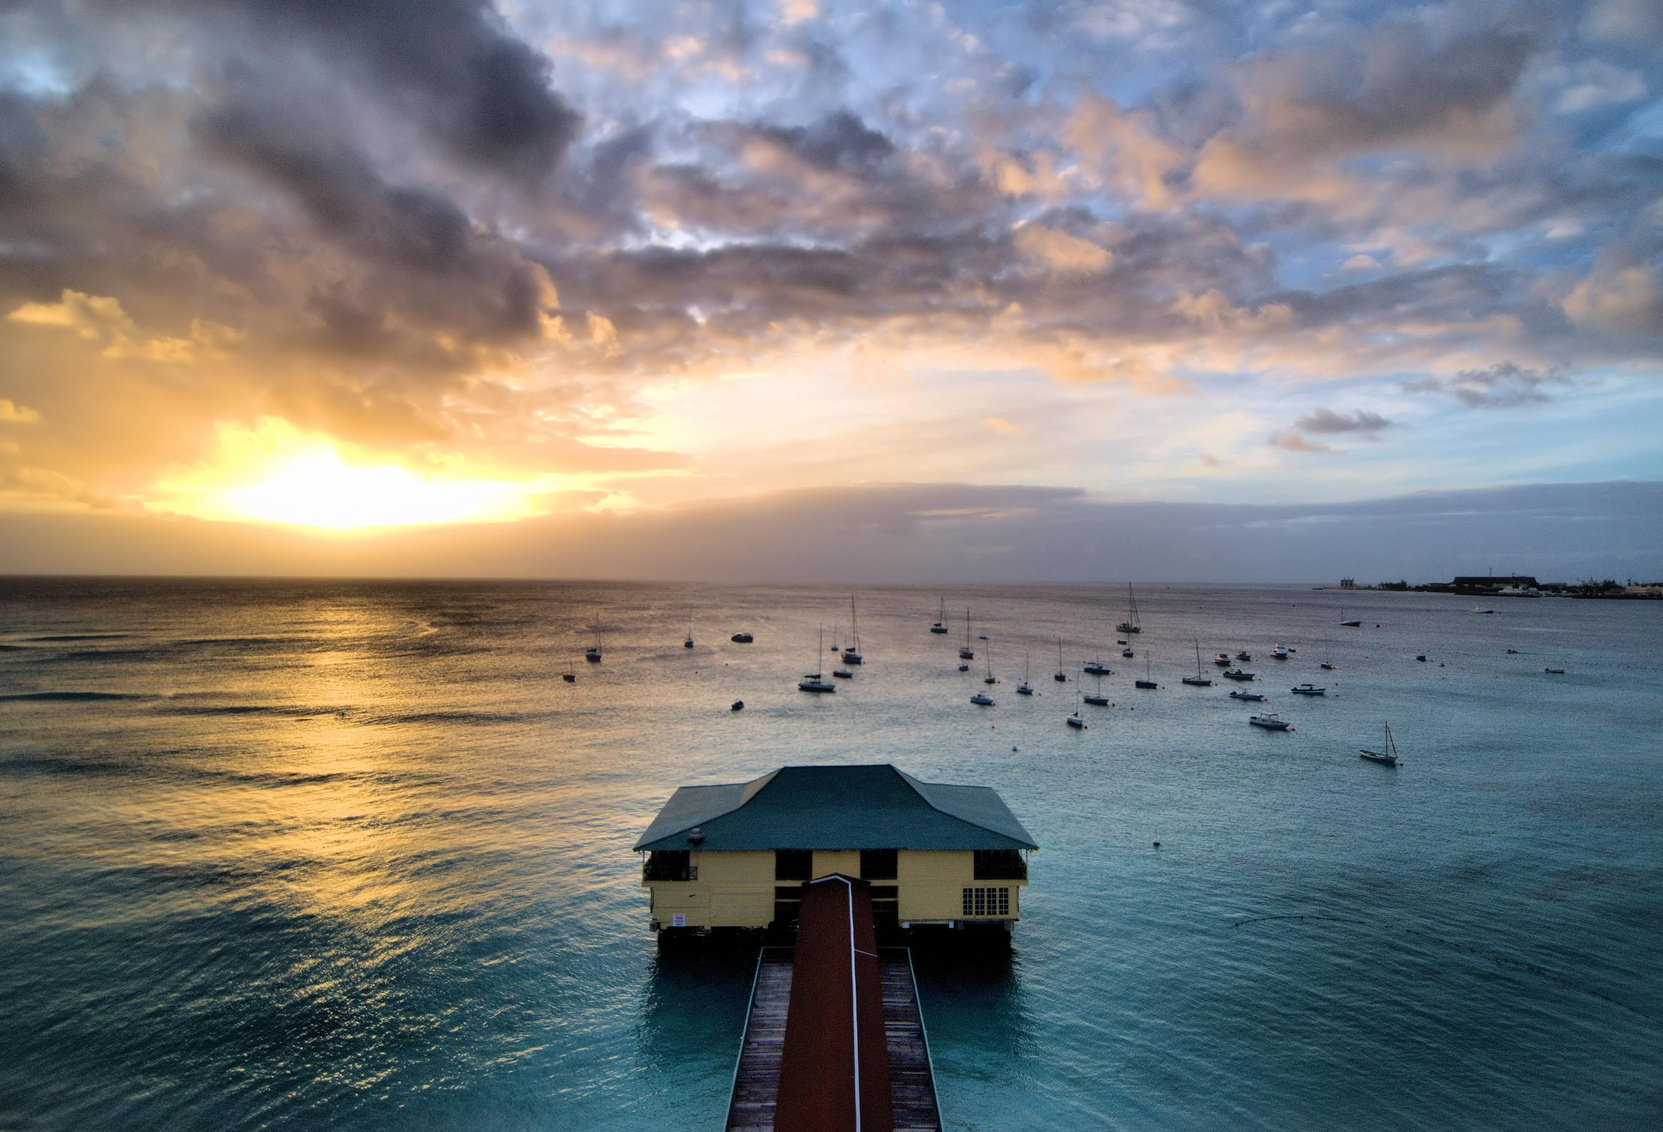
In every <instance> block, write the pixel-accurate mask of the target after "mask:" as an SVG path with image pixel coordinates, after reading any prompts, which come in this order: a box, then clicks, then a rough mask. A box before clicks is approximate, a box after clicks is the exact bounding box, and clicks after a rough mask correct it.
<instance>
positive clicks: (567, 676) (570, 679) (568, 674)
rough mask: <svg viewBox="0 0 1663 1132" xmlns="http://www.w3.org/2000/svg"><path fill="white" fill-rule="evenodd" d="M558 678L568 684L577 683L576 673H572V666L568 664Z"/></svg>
mask: <svg viewBox="0 0 1663 1132" xmlns="http://www.w3.org/2000/svg"><path fill="white" fill-rule="evenodd" d="M560 678H561V679H562V680H564V681H566V683H568V684H576V683H577V673H575V672H573V671H572V666H571V665H569V664H568V665H567V666H566V671H564V672H562V673H561V674H560Z"/></svg>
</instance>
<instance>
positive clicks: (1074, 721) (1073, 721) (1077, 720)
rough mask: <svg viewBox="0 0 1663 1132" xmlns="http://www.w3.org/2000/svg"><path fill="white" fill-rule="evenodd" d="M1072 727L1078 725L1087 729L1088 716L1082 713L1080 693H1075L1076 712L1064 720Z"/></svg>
mask: <svg viewBox="0 0 1663 1132" xmlns="http://www.w3.org/2000/svg"><path fill="white" fill-rule="evenodd" d="M1063 722H1064V723H1067V724H1068V726H1070V727H1077V728H1079V729H1080V730H1081V731H1084V730H1085V729H1086V717H1085V716H1083V715H1081V714H1080V693H1078V692H1075V693H1074V714H1073V715H1071V716H1069V717H1068V718H1067V719H1066V720H1064V721H1063Z"/></svg>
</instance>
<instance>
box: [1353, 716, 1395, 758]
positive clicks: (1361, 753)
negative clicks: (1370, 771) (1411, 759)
mask: <svg viewBox="0 0 1663 1132" xmlns="http://www.w3.org/2000/svg"><path fill="white" fill-rule="evenodd" d="M1357 757H1358V758H1363V759H1367V760H1368V761H1369V762H1372V763H1380V764H1382V765H1383V766H1391V767H1395V766H1396V765H1397V743H1396V741H1394V740H1393V739H1392V725H1391V724H1389V723H1388V724H1386V749H1385V750H1384V751H1371V750H1369V749H1368V748H1367V747H1359V748H1358V749H1357Z"/></svg>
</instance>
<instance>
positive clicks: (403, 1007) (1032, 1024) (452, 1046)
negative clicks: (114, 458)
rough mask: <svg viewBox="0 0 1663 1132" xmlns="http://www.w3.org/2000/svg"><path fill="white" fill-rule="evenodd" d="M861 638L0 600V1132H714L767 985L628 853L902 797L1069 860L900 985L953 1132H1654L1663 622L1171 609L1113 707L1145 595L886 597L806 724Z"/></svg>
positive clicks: (548, 587) (678, 616) (786, 589)
mask: <svg viewBox="0 0 1663 1132" xmlns="http://www.w3.org/2000/svg"><path fill="white" fill-rule="evenodd" d="M850 596H851V595H850V593H849V591H848V590H846V589H838V588H834V587H822V586H744V587H736V586H709V585H645V584H642V585H631V584H603V583H592V584H591V583H531V582H526V583H498V582H356V581H352V582H348V581H342V582H334V581H190V580H177V579H175V580H163V579H156V580H132V579H129V580H120V579H103V580H77V579H21V578H9V579H0V910H3V914H0V1028H3V1032H4V1034H5V1039H4V1040H5V1050H6V1052H5V1056H4V1057H0V1128H7V1129H10V1128H28V1129H76V1130H80V1129H86V1128H92V1127H97V1128H111V1129H197V1128H200V1129H213V1130H214V1132H224V1130H227V1129H241V1128H265V1129H313V1128H317V1129H324V1128H327V1129H338V1128H351V1129H366V1130H372V1129H411V1128H421V1129H470V1130H473V1129H605V1130H612V1129H617V1130H623V1129H658V1128H675V1129H718V1128H720V1126H721V1122H722V1119H723V1116H724V1113H725V1108H726V1102H727V1095H728V1087H729V1083H730V1080H731V1074H732V1071H733V1065H734V1058H735V1056H736V1054H737V1051H738V1042H739V1036H740V1031H741V1028H742V1026H743V1023H744V1014H745V1006H746V1001H745V999H746V993H747V991H748V988H749V985H750V977H751V962H750V960H749V959H748V958H747V957H745V956H743V955H735V956H729V957H707V958H703V959H700V958H689V957H685V956H662V957H661V956H660V955H659V953H658V951H657V949H656V947H655V945H654V938H653V936H652V935H651V933H650V932H649V931H648V916H647V899H646V894H645V891H644V890H643V889H641V888H640V886H639V876H640V862H639V860H638V858H637V857H636V855H635V854H634V853H632V852H631V851H630V846H631V844H633V842H634V840H635V838H636V837H637V836H638V835H639V833H640V831H641V830H642V829H643V828H644V827H645V826H646V825H647V823H648V822H649V821H650V820H651V819H652V817H653V815H654V813H655V812H656V811H657V809H658V807H659V806H660V805H661V804H662V803H663V801H664V800H665V799H666V798H667V797H668V796H669V794H670V793H671V792H672V791H673V790H674V789H675V788H676V787H677V786H680V785H683V784H690V783H703V782H731V781H738V780H743V779H747V778H751V777H754V776H756V775H758V774H762V773H765V772H766V771H769V770H771V769H773V768H775V767H777V766H780V765H784V764H793V763H795V764H801V763H868V762H882V763H894V764H895V765H897V766H899V767H901V768H902V769H904V770H906V771H907V772H909V773H911V774H914V775H917V776H919V777H921V778H924V779H929V780H936V781H946V782H960V783H974V784H981V785H988V786H993V787H995V788H996V789H998V790H999V792H1000V793H1001V795H1002V796H1003V797H1004V798H1005V800H1006V802H1007V803H1008V804H1009V805H1010V807H1011V808H1012V810H1013V811H1015V813H1016V814H1017V816H1018V817H1019V818H1020V819H1021V820H1022V821H1023V823H1024V824H1025V825H1026V826H1027V828H1028V829H1029V830H1030V831H1031V832H1032V833H1033V835H1034V837H1035V838H1036V840H1037V841H1038V842H1039V843H1040V845H1041V850H1040V852H1038V853H1037V854H1035V855H1034V857H1033V861H1032V865H1031V881H1030V887H1029V888H1028V890H1027V891H1026V892H1025V893H1024V895H1023V899H1022V910H1023V917H1024V918H1023V920H1022V922H1021V923H1020V924H1019V925H1018V926H1017V928H1016V931H1015V935H1014V944H1013V948H1012V953H1011V955H1010V956H1009V957H1008V959H994V960H986V959H980V960H974V961H972V960H956V959H953V958H952V957H950V956H940V955H937V956H921V957H920V960H919V970H918V976H919V982H920V993H921V999H922V1005H923V1009H924V1015H925V1021H926V1024H927V1026H928V1029H929V1035H930V1040H931V1046H932V1049H933V1052H934V1056H935V1065H936V1072H937V1076H938V1088H939V1092H940V1098H941V1104H942V1109H943V1115H944V1116H945V1118H946V1120H947V1122H948V1125H949V1126H950V1127H951V1128H954V1129H958V1130H972V1129H978V1130H979V1129H986V1130H994V1129H998V1130H1007V1129H1009V1130H1020V1129H1033V1130H1045V1132H1054V1130H1056V1129H1087V1128H1131V1129H1166V1128H1173V1129H1185V1128H1209V1129H1210V1128H1219V1127H1230V1128H1266V1129H1271V1128H1274V1129H1299V1128H1311V1129H1326V1128H1334V1127H1347V1128H1382V1129H1384V1128H1390V1129H1404V1128H1449V1127H1463V1128H1509V1129H1511V1128H1521V1127H1530V1128H1577V1129H1592V1128H1635V1127H1657V1126H1659V1125H1660V1124H1663V1073H1660V1072H1659V1067H1660V1066H1663V975H1660V973H1659V972H1663V696H1660V695H1659V692H1660V691H1663V604H1651V603H1637V602H1596V601H1571V600H1555V599H1542V600H1523V599H1512V600H1508V599H1489V601H1488V604H1489V605H1490V606H1492V607H1494V609H1495V613H1494V614H1491V615H1486V614H1481V613H1476V612H1474V606H1475V604H1478V603H1476V602H1475V601H1474V600H1473V599H1471V598H1462V597H1455V596H1449V595H1436V594H1415V593H1375V592H1341V591H1335V590H1322V591H1319V590H1314V589H1312V588H1311V587H1308V586H1255V587H1230V586H1204V587H1203V586H1180V585H1171V586H1166V585H1154V584H1151V585H1140V586H1139V587H1138V588H1137V599H1138V605H1139V611H1140V619H1141V623H1142V625H1143V628H1144V631H1143V633H1142V634H1140V635H1138V636H1136V637H1132V638H1130V639H1131V641H1132V642H1133V644H1132V647H1133V649H1134V651H1135V652H1136V654H1137V655H1136V656H1135V657H1134V658H1133V659H1131V660H1125V659H1122V658H1121V657H1120V655H1119V646H1117V645H1116V644H1115V633H1114V630H1113V626H1114V624H1115V623H1116V622H1117V621H1119V620H1120V619H1121V618H1122V617H1124V616H1125V615H1126V612H1127V602H1126V589H1125V587H1124V586H1108V585H1106V586H1079V587H1009V586H1006V587H997V586H989V587H962V586H961V587H952V588H948V589H944V590H937V589H920V588H903V587H862V588H860V589H858V590H857V591H856V592H855V594H854V599H855V601H856V603H857V605H858V611H859V628H860V634H861V643H862V649H863V652H864V654H865V659H866V663H865V664H864V665H863V666H861V667H860V668H859V669H858V670H857V672H856V675H855V677H854V678H853V679H852V680H848V681H839V682H838V690H837V693H836V694H835V695H830V696H814V695H808V694H804V693H800V692H798V691H797V690H796V686H795V685H796V680H797V678H798V676H799V675H800V674H801V673H803V672H806V671H812V670H814V669H816V668H819V667H822V665H824V667H826V668H827V669H829V667H830V664H831V662H830V661H829V660H828V661H825V662H819V661H817V659H816V653H815V648H816V639H817V634H818V630H819V627H820V626H822V625H823V626H824V630H825V635H826V641H827V644H828V645H829V644H830V643H831V640H832V638H833V636H834V634H835V635H836V636H837V637H838V639H839V641H840V642H841V640H842V639H844V638H846V637H847V635H848V632H849V622H850ZM942 600H945V602H946V605H947V611H948V616H947V623H948V625H949V627H950V628H951V629H952V632H951V633H949V634H946V635H944V636H937V635H932V634H931V633H929V631H928V628H929V625H930V623H931V622H932V621H934V620H935V619H936V616H937V610H938V603H939V602H940V601H942ZM1342 605H1343V608H1344V612H1345V617H1346V618H1358V619H1360V620H1361V621H1362V622H1363V624H1362V626H1361V627H1359V628H1344V627H1341V626H1340V625H1339V621H1340V620H1341V616H1340V609H1341V607H1342ZM967 607H968V609H969V611H970V618H971V624H972V633H971V635H972V637H980V636H981V635H983V634H985V635H986V637H987V640H986V641H981V640H975V641H973V644H974V645H975V647H976V649H977V659H976V661H975V662H974V663H973V665H972V669H971V671H970V672H968V673H960V672H958V671H957V670H956V666H957V663H958V661H957V649H958V647H959V645H960V644H961V643H962V641H963V637H964V614H965V609H966V608H967ZM690 614H691V618H692V631H693V635H694V637H695V640H696V647H694V648H693V649H685V648H683V647H682V638H683V636H684V635H685V633H686V631H687V627H688V620H689V615H690ZM595 622H598V623H599V624H600V625H601V627H602V639H603V644H604V647H605V659H604V661H603V662H602V663H601V664H598V665H591V664H585V663H584V661H583V659H582V656H581V653H582V649H583V647H584V646H585V645H586V644H588V643H589V642H590V640H591V638H592V634H591V633H590V631H589V630H588V628H587V627H588V626H589V625H590V624H592V623H595ZM740 630H747V631H750V632H752V633H753V634H754V635H755V643H754V644H750V645H742V644H734V643H732V642H731V641H730V640H729V637H730V636H731V634H733V633H735V632H738V631H740ZM1059 637H1061V638H1062V640H1063V646H1062V649H1063V664H1064V668H1065V670H1066V671H1067V673H1068V676H1069V682H1068V683H1067V684H1066V685H1059V684H1056V683H1055V682H1054V681H1053V680H1052V673H1053V671H1055V670H1056V667H1057V641H1058V638H1059ZM1278 643H1285V644H1287V645H1288V646H1290V647H1292V648H1294V649H1296V650H1297V651H1296V652H1295V653H1294V654H1293V655H1292V656H1291V657H1290V658H1289V659H1287V660H1285V661H1278V660H1273V659H1272V658H1271V656H1270V649H1271V648H1272V646H1274V645H1276V644H1278ZM1197 647H1199V649H1200V652H1201V657H1202V661H1203V666H1204V668H1205V669H1206V671H1207V674H1208V675H1211V676H1213V677H1214V684H1213V686H1212V687H1210V688H1193V687H1186V686H1183V685H1181V684H1180V683H1179V678H1180V677H1181V676H1183V675H1185V674H1189V673H1193V672H1194V670H1195V664H1196V657H1195V652H1196V648H1197ZM1243 648H1245V649H1247V650H1248V651H1250V652H1251V653H1252V654H1253V656H1254V659H1253V661H1252V662H1251V663H1250V664H1248V665H1246V667H1248V668H1249V669H1251V670H1254V671H1256V672H1257V673H1258V674H1259V678H1258V680H1257V681H1256V682H1255V683H1254V684H1253V685H1250V687H1251V688H1253V689H1254V690H1257V691H1262V692H1265V693H1267V694H1268V695H1269V701H1268V702H1267V703H1266V704H1264V705H1250V704H1242V703H1238V702H1235V701H1232V700H1230V699H1229V698H1227V695H1226V693H1227V692H1228V691H1229V690H1230V689H1231V688H1233V687H1235V685H1233V684H1231V683H1229V682H1227V681H1223V680H1220V679H1218V678H1217V677H1218V673H1217V670H1216V669H1214V668H1213V666H1212V665H1211V663H1210V661H1211V657H1212V655H1213V654H1214V653H1216V652H1218V651H1221V650H1228V651H1229V652H1231V653H1234V652H1235V651H1236V650H1238V649H1243ZM1145 650H1148V654H1149V657H1148V660H1149V671H1150V673H1151V674H1152V675H1153V676H1154V678H1155V679H1156V680H1158V681H1159V683H1160V684H1161V687H1160V688H1159V689H1158V690H1155V691H1138V690H1135V689H1134V688H1133V686H1132V680H1133V679H1134V677H1141V676H1143V675H1144V672H1145V667H1144V666H1145ZM1509 650H1516V651H1515V652H1509ZM1099 654H1101V655H1102V657H1103V659H1105V660H1106V661H1108V662H1109V664H1110V666H1111V667H1112V668H1113V669H1114V672H1113V674H1112V675H1110V676H1108V677H1105V678H1103V681H1102V686H1103V689H1104V692H1105V694H1107V695H1108V696H1109V697H1110V699H1111V700H1112V701H1113V706H1112V707H1108V708H1092V707H1086V708H1085V709H1084V711H1085V713H1086V717H1087V719H1088V721H1089V723H1090V728H1089V729H1088V730H1086V731H1083V732H1082V731H1074V730H1071V729H1069V728H1067V727H1065V726H1064V723H1063V720H1064V717H1065V716H1066V715H1068V714H1069V712H1071V711H1073V710H1074V708H1075V694H1076V692H1077V691H1078V690H1079V689H1081V688H1082V687H1083V688H1085V689H1087V690H1090V689H1092V688H1094V687H1095V683H1096V682H1095V681H1093V680H1092V679H1091V678H1090V677H1082V676H1081V673H1080V669H1081V665H1082V663H1083V662H1084V661H1086V660H1088V659H1091V658H1093V657H1095V656H1097V655H1099ZM1417 654H1424V655H1425V657H1426V660H1425V661H1417V660H1416V659H1415V657H1416V655H1417ZM984 658H985V659H986V666H990V667H991V670H992V671H993V673H994V674H996V675H997V676H998V677H999V679H1000V681H1001V683H1000V684H998V685H997V686H996V687H995V689H994V691H993V694H994V697H995V699H996V700H997V704H996V706H994V707H991V708H977V707H975V706H972V705H971V704H970V703H969V702H968V698H969V696H970V695H971V694H972V693H973V692H975V691H978V690H980V689H981V688H982V687H983V685H982V677H983V675H984V674H985V666H984ZM1325 659H1327V660H1331V661H1332V663H1333V664H1334V665H1335V668H1334V670H1333V671H1323V670H1321V669H1320V668H1319V667H1318V664H1319V661H1322V660H1325ZM1549 667H1552V668H1563V669H1564V670H1565V672H1564V674H1563V675H1549V674H1547V673H1545V672H1544V671H1543V670H1544V668H1549ZM1025 668H1031V673H1032V682H1033V684H1034V686H1035V687H1036V689H1037V690H1038V692H1039V693H1040V695H1038V696H1035V697H1032V698H1027V697H1019V696H1017V695H1015V694H1014V692H1015V686H1016V684H1017V682H1018V681H1019V680H1020V679H1021V677H1022V674H1023V672H1024V669H1025ZM564 671H575V673H576V677H577V679H576V682H575V683H573V684H567V683H565V682H564V681H563V680H562V679H561V673H562V672H564ZM1081 680H1085V681H1086V683H1085V684H1084V685H1082V684H1081V683H1080V681H1081ZM1305 681H1312V682H1314V683H1318V684H1323V685H1326V686H1327V688H1328V694H1327V695H1326V696H1324V697H1321V698H1306V697H1298V696H1293V695H1291V694H1290V688H1291V687H1292V686H1293V685H1295V684H1299V683H1303V682H1305ZM736 699H743V700H744V701H745V703H746V707H745V709H744V710H743V711H740V712H734V711H730V710H729V704H730V703H731V702H732V701H733V700H736ZM1261 707H1262V708H1265V709H1268V710H1271V711H1275V712H1280V713H1281V714H1282V715H1283V717H1284V718H1286V719H1287V720H1289V721H1290V722H1291V723H1292V724H1293V729H1292V730H1291V731H1288V732H1282V733H1272V732H1265V731H1262V730H1259V729H1257V728H1252V727H1249V726H1248V725H1247V717H1248V715H1249V714H1251V713H1252V712H1253V711H1255V710H1259V709H1260V708H1261ZM1388 721H1389V722H1390V724H1391V727H1392V732H1393V735H1394V737H1395V738H1396V740H1397V744H1398V747H1399V751H1400V753H1401V757H1402V764H1401V765H1400V766H1399V767H1398V768H1397V769H1396V770H1392V769H1389V768H1386V767H1382V766H1378V765H1374V764H1371V763H1367V762H1364V761H1363V760H1361V759H1359V758H1358V757H1357V750H1358V748H1359V747H1364V746H1368V747H1374V746H1378V745H1379V743H1380V741H1381V737H1382V729H1383V725H1384V724H1385V723H1387V722H1388ZM1156 841H1159V842H1160V847H1159V848H1158V849H1157V848H1155V846H1154V842H1156Z"/></svg>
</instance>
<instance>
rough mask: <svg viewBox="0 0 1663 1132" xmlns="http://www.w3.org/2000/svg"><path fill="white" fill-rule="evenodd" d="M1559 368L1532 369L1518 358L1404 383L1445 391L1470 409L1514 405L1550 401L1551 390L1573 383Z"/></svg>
mask: <svg viewBox="0 0 1663 1132" xmlns="http://www.w3.org/2000/svg"><path fill="white" fill-rule="evenodd" d="M1569 384H1570V378H1568V377H1567V376H1565V374H1564V373H1563V372H1562V371H1560V370H1556V369H1548V370H1541V369H1531V368H1529V367H1527V366H1521V365H1518V364H1517V363H1515V362H1498V363H1496V364H1495V365H1493V366H1490V367H1488V368H1487V369H1470V370H1462V371H1461V372H1460V373H1457V374H1456V375H1455V376H1454V377H1423V378H1417V379H1415V380H1412V381H1406V382H1404V383H1403V389H1404V391H1405V392H1408V393H1444V394H1448V395H1449V396H1451V397H1454V398H1455V399H1456V400H1458V401H1460V402H1461V403H1462V404H1463V405H1466V406H1467V407H1468V408H1470V409H1510V408H1515V407H1517V406H1519V405H1532V404H1543V403H1546V402H1547V401H1548V400H1550V398H1549V397H1548V393H1547V390H1548V389H1549V388H1550V387H1552V386H1556V385H1569Z"/></svg>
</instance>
